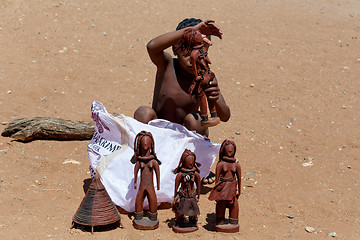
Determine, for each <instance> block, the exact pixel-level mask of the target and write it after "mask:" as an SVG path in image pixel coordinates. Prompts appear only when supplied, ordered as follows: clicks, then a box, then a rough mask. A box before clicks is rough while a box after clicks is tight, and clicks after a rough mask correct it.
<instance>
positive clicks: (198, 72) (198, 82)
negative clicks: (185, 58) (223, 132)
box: [182, 29, 220, 127]
mask: <svg viewBox="0 0 360 240" xmlns="http://www.w3.org/2000/svg"><path fill="white" fill-rule="evenodd" d="M183 41H184V42H186V44H185V45H183V46H182V48H183V49H186V48H187V50H186V51H187V54H190V63H191V66H192V69H193V73H194V75H195V77H194V80H193V83H192V84H191V86H190V88H189V93H190V94H191V95H195V96H196V98H197V101H198V103H199V105H200V115H201V124H202V125H203V126H204V127H212V126H215V125H217V124H219V123H220V118H219V117H218V116H217V113H216V106H215V102H214V101H212V100H210V99H208V98H207V96H206V94H205V91H204V89H205V88H206V86H207V85H208V84H209V82H211V81H212V80H213V79H214V77H215V74H214V72H212V71H211V70H210V67H209V64H211V61H210V58H209V56H208V53H207V50H206V48H205V46H204V43H203V37H202V34H201V33H200V32H199V31H196V30H193V29H188V30H186V31H185V32H184V37H183ZM207 105H209V110H210V119H209V118H208V115H207Z"/></svg>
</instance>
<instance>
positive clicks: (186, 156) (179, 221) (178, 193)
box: [173, 149, 201, 232]
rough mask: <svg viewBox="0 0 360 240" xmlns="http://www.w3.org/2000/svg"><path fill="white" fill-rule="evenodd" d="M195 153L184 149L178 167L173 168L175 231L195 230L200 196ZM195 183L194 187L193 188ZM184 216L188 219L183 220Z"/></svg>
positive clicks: (197, 164)
mask: <svg viewBox="0 0 360 240" xmlns="http://www.w3.org/2000/svg"><path fill="white" fill-rule="evenodd" d="M198 166H200V164H199V163H197V162H196V156H195V153H193V152H192V151H190V150H188V149H185V151H184V152H183V154H182V156H181V158H180V162H179V165H178V167H177V168H176V169H175V170H174V173H175V174H177V175H176V178H175V193H174V201H173V211H174V212H175V220H176V223H175V226H174V227H173V230H174V231H175V232H191V231H195V230H197V216H198V215H199V214H200V210H199V207H198V205H197V202H198V201H199V197H200V181H201V179H200V174H199V172H200V170H199V168H198ZM195 184H196V188H195ZM185 216H189V221H188V222H187V223H186V222H185Z"/></svg>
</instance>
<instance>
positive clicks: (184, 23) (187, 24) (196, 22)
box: [176, 18, 202, 31]
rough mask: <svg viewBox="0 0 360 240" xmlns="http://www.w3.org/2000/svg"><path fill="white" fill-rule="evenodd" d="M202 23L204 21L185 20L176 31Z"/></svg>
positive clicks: (195, 19)
mask: <svg viewBox="0 0 360 240" xmlns="http://www.w3.org/2000/svg"><path fill="white" fill-rule="evenodd" d="M201 22H202V20H201V19H199V18H185V19H184V20H182V21H181V22H180V23H179V24H178V25H177V27H176V31H177V30H180V29H183V28H186V27H193V26H195V25H198V24H199V23H201Z"/></svg>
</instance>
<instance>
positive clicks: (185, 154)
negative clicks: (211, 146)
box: [174, 149, 201, 173]
mask: <svg viewBox="0 0 360 240" xmlns="http://www.w3.org/2000/svg"><path fill="white" fill-rule="evenodd" d="M188 156H193V157H194V167H195V171H197V172H200V170H199V167H200V166H201V164H200V163H198V162H196V155H195V153H193V152H192V151H191V150H189V149H185V150H184V152H183V154H182V155H181V158H180V161H179V165H178V166H177V168H175V169H174V173H178V172H180V170H181V168H182V165H183V163H184V161H185V159H186V158H187V157H188Z"/></svg>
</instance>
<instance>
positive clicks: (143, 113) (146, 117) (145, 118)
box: [134, 106, 157, 124]
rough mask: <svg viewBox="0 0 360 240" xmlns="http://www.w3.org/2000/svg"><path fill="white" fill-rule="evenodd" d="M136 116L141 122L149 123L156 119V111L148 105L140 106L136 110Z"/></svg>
mask: <svg viewBox="0 0 360 240" xmlns="http://www.w3.org/2000/svg"><path fill="white" fill-rule="evenodd" d="M134 118H135V119H136V120H138V121H139V122H142V123H145V124H147V123H148V122H150V121H151V120H153V119H156V118H157V116H156V113H155V111H154V109H152V108H151V107H148V106H140V107H139V108H138V109H136V111H135V112H134Z"/></svg>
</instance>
